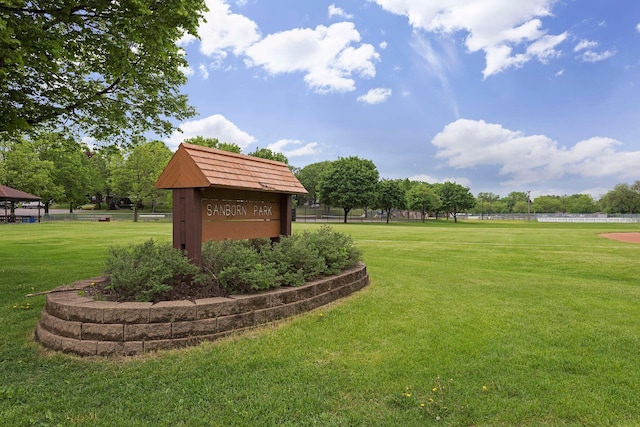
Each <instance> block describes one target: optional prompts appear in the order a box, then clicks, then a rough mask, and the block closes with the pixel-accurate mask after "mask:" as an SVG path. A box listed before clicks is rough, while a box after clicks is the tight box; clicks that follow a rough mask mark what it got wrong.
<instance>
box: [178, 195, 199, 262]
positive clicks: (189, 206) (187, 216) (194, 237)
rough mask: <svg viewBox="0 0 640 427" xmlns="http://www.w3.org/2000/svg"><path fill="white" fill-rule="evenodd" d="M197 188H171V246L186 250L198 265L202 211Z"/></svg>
mask: <svg viewBox="0 0 640 427" xmlns="http://www.w3.org/2000/svg"><path fill="white" fill-rule="evenodd" d="M201 200H202V193H201V192H200V189H199V188H176V189H174V190H173V247H174V248H176V249H180V250H183V251H186V252H187V256H188V257H189V259H190V260H191V261H192V262H193V263H194V264H195V265H200V260H201V258H202V213H201V208H200V202H201Z"/></svg>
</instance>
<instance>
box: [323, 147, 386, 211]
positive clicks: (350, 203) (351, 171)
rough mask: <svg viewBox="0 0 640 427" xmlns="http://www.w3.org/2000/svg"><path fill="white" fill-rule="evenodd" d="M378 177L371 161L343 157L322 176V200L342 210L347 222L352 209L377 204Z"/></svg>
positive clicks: (332, 164) (333, 163)
mask: <svg viewBox="0 0 640 427" xmlns="http://www.w3.org/2000/svg"><path fill="white" fill-rule="evenodd" d="M379 177H380V175H379V174H378V169H377V168H376V165H374V164H373V162H372V161H371V160H365V159H360V158H359V157H357V156H351V157H341V158H340V159H338V160H336V161H334V162H332V163H331V165H330V166H329V167H328V168H327V169H326V170H325V171H324V172H323V173H322V175H321V176H320V183H319V184H318V192H319V194H320V200H321V201H322V202H323V203H326V204H329V205H332V206H336V207H341V208H342V209H343V210H344V222H345V223H346V222H347V214H349V211H350V210H351V209H353V208H364V207H367V206H370V205H371V204H372V203H374V202H375V197H376V189H377V186H378V179H379Z"/></svg>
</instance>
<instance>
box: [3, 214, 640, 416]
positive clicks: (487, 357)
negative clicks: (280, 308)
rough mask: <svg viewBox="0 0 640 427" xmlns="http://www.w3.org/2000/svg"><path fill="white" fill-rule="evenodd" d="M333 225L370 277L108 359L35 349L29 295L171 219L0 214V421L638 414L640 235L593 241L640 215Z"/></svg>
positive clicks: (35, 303) (37, 307)
mask: <svg viewBox="0 0 640 427" xmlns="http://www.w3.org/2000/svg"><path fill="white" fill-rule="evenodd" d="M314 227H316V225H313V224H295V225H294V232H295V231H296V230H302V229H311V228H314ZM334 228H335V229H336V230H338V231H343V232H346V233H349V234H351V235H352V236H353V238H354V240H355V241H356V243H357V244H358V246H359V247H360V248H362V249H363V251H364V258H365V262H366V264H367V268H368V270H369V273H370V275H371V280H372V283H371V286H370V287H368V288H366V289H365V290H363V291H361V292H359V293H357V294H355V295H353V296H351V297H349V298H347V299H345V300H343V301H340V302H338V303H336V304H332V305H330V306H327V307H323V308H321V309H319V310H316V311H314V312H311V313H307V314H305V315H302V316H299V317H296V318H294V319H290V320H287V321H284V322H281V323H278V324H277V325H271V326H266V327H262V328H258V329H255V330H253V331H251V332H249V333H246V334H243V335H238V336H235V337H232V338H229V339H225V340H222V341H218V342H213V343H205V344H202V345H200V346H198V347H193V348H189V349H185V350H180V351H170V352H160V353H157V354H150V355H145V356H142V357H137V358H130V359H126V358H123V359H117V360H108V359H97V358H91V359H82V358H78V357H74V356H69V355H63V354H59V353H53V352H48V351H45V350H42V349H41V348H40V347H39V345H38V344H37V343H35V342H34V341H33V331H34V329H35V325H36V323H37V322H38V319H39V316H40V311H41V309H42V306H43V304H44V301H45V297H44V296H39V297H33V298H25V294H27V293H30V292H37V291H43V290H47V289H51V288H53V287H55V286H57V285H60V284H63V283H67V282H70V281H73V280H76V279H82V278H88V277H92V276H96V275H99V274H100V273H101V269H102V260H103V259H104V257H105V254H106V253H107V250H108V247H109V246H110V245H124V244H126V243H127V242H136V243H140V242H143V241H145V240H147V239H148V238H150V237H153V238H154V239H157V240H159V241H170V240H171V224H168V223H138V224H133V223H128V222H113V223H44V224H25V225H5V226H0V283H1V284H0V318H2V320H3V332H2V334H1V336H0V378H1V379H2V383H1V384H0V425H11V426H23V425H24V426H29V425H87V426H88V425H91V426H113V425H128V426H139V425H140V426H144V425H151V426H181V425H183V426H253V425H256V426H257V425H260V426H307V425H320V426H335V425H343V426H422V425H453V426H458V425H463V426H466V425H468V426H470V425H473V426H512V425H518V426H540V425H546V426H583V425H587V426H638V425H640V405H638V396H640V369H638V367H637V361H638V349H639V348H640V309H639V303H640V263H638V259H639V255H640V245H636V244H631V243H620V242H615V241H611V240H608V239H603V238H601V237H598V234H599V233H601V232H605V231H640V225H635V224H538V223H535V222H531V223H525V222H509V223H507V222H504V223H498V222H488V221H484V222H480V221H479V222H461V223H458V224H453V222H452V221H449V222H447V221H438V222H435V221H433V222H429V223H427V224H424V225H423V224H406V223H403V224H390V225H386V224H353V225H342V224H336V225H334ZM14 307H15V308H14ZM434 389H435V391H434ZM430 399H431V400H430ZM422 405H424V406H422ZM438 417H439V420H438Z"/></svg>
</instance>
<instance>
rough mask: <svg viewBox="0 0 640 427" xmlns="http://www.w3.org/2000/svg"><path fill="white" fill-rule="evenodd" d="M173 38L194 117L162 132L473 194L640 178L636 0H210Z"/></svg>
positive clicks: (174, 141) (589, 188)
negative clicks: (351, 165) (183, 33)
mask: <svg viewBox="0 0 640 427" xmlns="http://www.w3.org/2000/svg"><path fill="white" fill-rule="evenodd" d="M207 4H208V6H209V9H210V12H209V13H208V14H207V22H206V23H202V24H201V26H200V31H199V33H200V37H201V39H200V40H196V39H193V38H190V37H185V38H184V39H183V40H181V41H180V46H182V47H183V48H184V50H185V52H186V57H187V60H188V62H189V65H190V66H189V68H188V69H186V70H185V73H186V74H187V75H188V76H189V81H188V83H187V85H186V86H185V87H184V88H183V90H184V92H185V93H187V94H188V95H189V99H190V103H191V104H192V105H193V106H195V107H196V108H197V111H198V116H197V117H195V118H193V119H191V120H189V121H187V122H184V123H181V124H180V127H181V129H182V130H183V133H181V134H178V133H176V134H174V135H172V136H171V137H170V138H168V139H166V142H167V144H168V145H169V146H170V147H171V148H172V149H175V148H176V147H177V145H178V144H179V143H180V142H181V141H182V140H183V139H184V138H188V137H192V136H197V135H202V136H206V137H213V138H218V139H219V140H220V141H222V142H232V143H236V144H238V145H240V146H241V147H243V150H244V152H245V153H248V152H250V151H253V150H254V149H255V148H257V147H267V148H271V149H273V150H275V151H279V152H282V153H284V154H285V155H286V156H287V157H288V158H289V163H290V164H292V165H294V166H297V167H303V166H306V165H308V164H310V163H314V162H318V161H322V160H335V159H337V158H339V157H347V156H353V155H355V156H359V157H361V158H365V159H370V160H372V161H373V162H374V163H375V164H376V166H377V167H378V170H379V172H380V175H381V177H383V178H393V179H395V178H410V179H415V180H423V181H427V182H431V183H433V182H444V181H446V180H449V181H455V182H458V183H459V184H462V185H465V186H468V187H470V189H471V192H472V193H473V194H476V195H477V194H478V193H479V192H482V191H488V192H493V193H497V194H500V195H502V196H506V195H507V194H508V193H510V192H511V191H531V193H532V195H534V196H536V195H542V194H555V195H562V194H574V193H588V194H591V195H593V196H594V197H596V198H597V197H599V196H601V195H602V194H604V193H606V192H607V191H608V190H610V189H611V188H613V186H614V185H615V184H618V183H632V182H634V181H636V180H640V2H638V1H637V0H610V1H602V0H581V1H577V0H561V1H556V0H526V1H512V0H359V1H355V0H345V1H324V0H313V1H300V0H288V1H287V0H208V1H207Z"/></svg>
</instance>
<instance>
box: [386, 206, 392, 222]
mask: <svg viewBox="0 0 640 427" xmlns="http://www.w3.org/2000/svg"><path fill="white" fill-rule="evenodd" d="M389 216H391V209H387V224H389Z"/></svg>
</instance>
